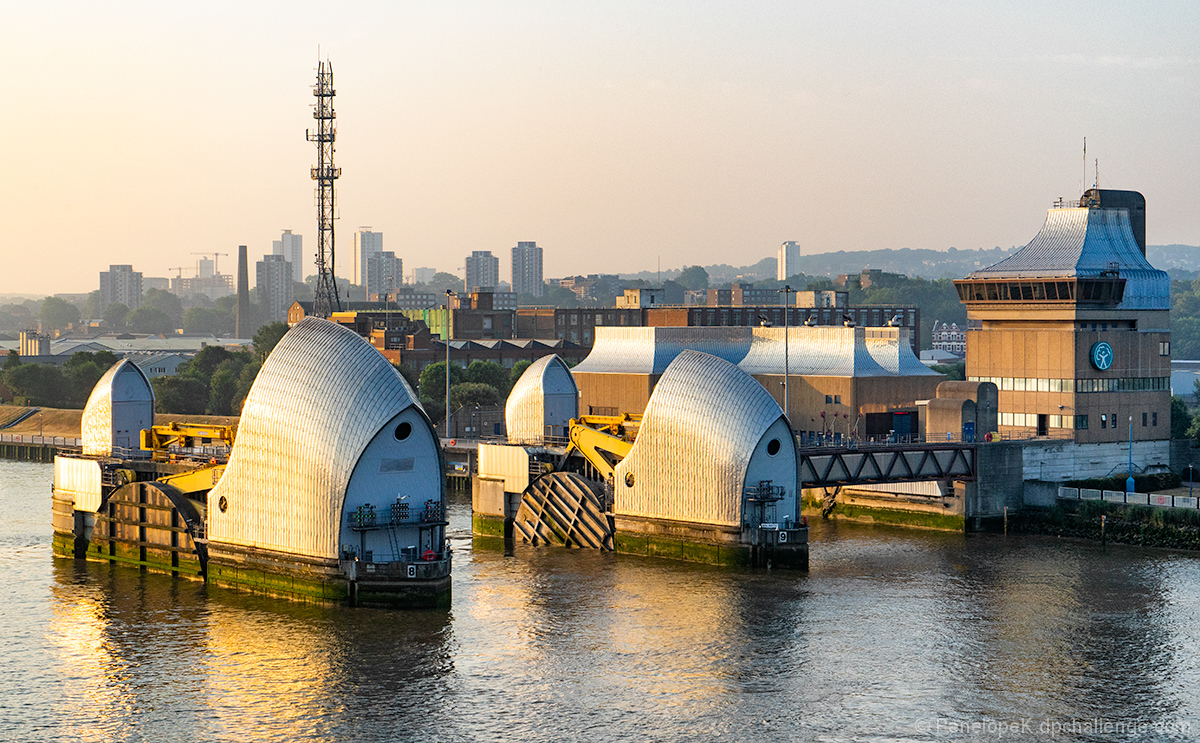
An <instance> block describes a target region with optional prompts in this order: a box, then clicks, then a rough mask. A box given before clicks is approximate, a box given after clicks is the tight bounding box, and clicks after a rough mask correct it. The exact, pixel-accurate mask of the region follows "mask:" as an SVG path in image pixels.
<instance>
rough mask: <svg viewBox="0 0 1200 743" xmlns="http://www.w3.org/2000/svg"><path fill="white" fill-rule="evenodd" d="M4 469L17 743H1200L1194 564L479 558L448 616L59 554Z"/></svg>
mask: <svg viewBox="0 0 1200 743" xmlns="http://www.w3.org/2000/svg"><path fill="white" fill-rule="evenodd" d="M51 474H52V473H51V468H50V466H48V465H43V464H29V463H17V462H8V461H0V505H2V506H3V512H4V518H3V520H2V521H0V638H2V639H3V643H4V645H3V648H4V649H3V652H2V654H0V740H19V741H25V740H29V741H44V740H86V741H142V740H145V741H176V740H178V741H254V740H272V741H274V740H278V741H309V740H311V741H414V742H424V741H476V740H531V741H549V740H580V741H624V740H638V741H640V740H654V741H658V740H661V741H791V740H800V741H808V740H828V741H843V740H847V741H848V740H862V741H876V740H878V741H896V740H900V741H904V740H913V741H927V740H971V741H973V740H1096V741H1099V740H1139V741H1160V740H1179V741H1192V740H1197V739H1200V557H1198V556H1195V555H1191V554H1176V553H1171V552H1165V551H1153V550H1145V549H1137V548H1130V547H1120V546H1114V545H1109V546H1107V547H1105V546H1101V545H1095V544H1087V543H1077V542H1071V541H1065V540H1055V539H1048V538H1040V537H1039V538H1012V537H1010V538H1005V537H1003V536H998V535H972V536H969V537H966V536H963V535H953V534H942V533H933V532H919V531H911V530H899V529H889V528H882V527H880V528H873V527H865V526H856V525H848V524H845V523H842V524H816V525H814V528H813V536H812V557H811V569H810V571H809V572H808V573H792V572H782V571H773V572H768V571H751V570H736V569H718V568H711V567H706V566H698V565H691V564H687V563H677V562H669V561H659V560H651V559H644V558H636V557H629V556H623V555H611V554H598V553H595V552H587V551H568V550H561V549H546V548H542V549H532V548H525V549H522V548H520V547H519V548H518V549H517V550H516V554H515V555H514V556H511V557H505V556H504V555H503V554H501V553H499V552H494V551H485V550H483V549H480V550H473V549H472V545H471V539H470V501H469V498H464V497H462V496H456V497H455V500H453V502H452V507H451V509H450V520H451V529H452V537H453V546H454V550H455V567H454V603H453V607H452V609H450V610H449V611H447V612H388V611H380V610H371V609H349V608H326V607H314V606H309V605H305V604H299V603H293V602H289V601H283V600H277V599H268V598H263V597H257V596H253V595H250V594H245V593H241V592H238V591H232V590H222V589H215V588H209V587H206V586H205V585H204V584H203V583H199V582H192V581H186V580H174V579H172V578H170V577H167V576H161V575H155V574H143V573H141V572H139V571H137V570H136V569H130V568H127V567H109V566H107V565H97V564H91V563H86V564H76V563H75V562H73V561H70V560H61V559H55V558H53V557H52V555H51V549H50V536H51V529H50V482H51Z"/></svg>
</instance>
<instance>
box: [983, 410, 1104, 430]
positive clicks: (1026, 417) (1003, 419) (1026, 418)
mask: <svg viewBox="0 0 1200 743" xmlns="http://www.w3.org/2000/svg"><path fill="white" fill-rule="evenodd" d="M1046 417H1047V418H1048V419H1049V422H1050V427H1051V428H1072V427H1074V425H1075V416H1073V415H1050V416H1046ZM1079 417H1080V418H1083V419H1085V420H1086V419H1087V416H1086V415H1081V416H1079ZM1037 424H1038V414H1037V413H1001V414H1000V425H1002V426H1028V427H1029V428H1033V427H1035V426H1036V425H1037ZM1084 427H1085V428H1086V427H1087V425H1086V424H1085V425H1084Z"/></svg>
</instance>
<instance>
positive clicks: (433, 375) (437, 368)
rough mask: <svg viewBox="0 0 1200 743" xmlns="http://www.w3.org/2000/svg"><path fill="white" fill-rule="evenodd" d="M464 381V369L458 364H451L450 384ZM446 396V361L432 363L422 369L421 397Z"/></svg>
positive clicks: (435, 397) (434, 397) (438, 398)
mask: <svg viewBox="0 0 1200 743" xmlns="http://www.w3.org/2000/svg"><path fill="white" fill-rule="evenodd" d="M462 381H463V371H462V369H460V368H459V367H458V366H456V365H454V364H451V365H450V386H451V387H453V386H454V385H456V384H460V383H461V382H462ZM445 396H446V362H445V361H439V362H437V363H436V364H430V365H429V366H427V367H425V368H424V369H423V370H422V371H421V399H422V400H444V399H445Z"/></svg>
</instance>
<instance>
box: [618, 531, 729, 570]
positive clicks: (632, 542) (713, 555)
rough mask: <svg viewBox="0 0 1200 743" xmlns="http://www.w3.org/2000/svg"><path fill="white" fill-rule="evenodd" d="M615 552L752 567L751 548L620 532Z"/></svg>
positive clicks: (708, 563)
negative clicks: (750, 565)
mask: <svg viewBox="0 0 1200 743" xmlns="http://www.w3.org/2000/svg"><path fill="white" fill-rule="evenodd" d="M613 549H615V550H616V551H617V552H621V553H624V554H627V555H642V556H644V557H660V558H665V559H668V560H684V561H687V562H700V563H705V564H707V565H737V566H745V565H749V564H750V549H749V547H745V546H743V545H732V544H730V545H726V544H713V543H711V542H692V541H687V540H683V539H671V538H667V537H660V536H655V535H651V534H631V533H628V532H620V531H619V532H617V533H616V534H614V535H613Z"/></svg>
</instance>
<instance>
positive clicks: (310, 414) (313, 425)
mask: <svg viewBox="0 0 1200 743" xmlns="http://www.w3.org/2000/svg"><path fill="white" fill-rule="evenodd" d="M410 407H414V408H416V409H417V410H420V411H421V417H422V418H424V419H425V422H426V424H428V418H427V417H426V416H425V413H424V410H423V409H422V408H421V406H420V403H419V402H418V401H417V397H416V395H415V394H414V393H413V391H412V388H411V387H409V386H408V383H407V382H406V381H405V380H404V377H402V376H400V374H399V372H397V371H396V369H395V367H393V366H392V365H391V364H390V363H389V362H388V361H387V359H385V358H384V357H383V356H382V355H381V354H380V353H379V352H378V351H377V350H375V348H373V347H372V346H371V345H370V344H369V343H367V342H366V341H365V340H363V339H362V338H361V337H360V336H358V335H357V334H356V333H354V332H353V331H351V330H349V329H347V328H344V327H342V326H341V325H338V324H336V323H332V322H329V321H327V320H323V319H320V318H316V317H307V318H305V319H304V320H302V321H301V322H299V323H298V324H297V325H296V326H295V327H294V328H292V329H291V330H290V331H288V333H287V334H286V335H284V336H283V339H282V340H281V341H280V342H279V344H278V345H277V346H276V347H275V350H274V351H272V352H271V355H270V356H269V357H267V360H266V363H264V364H263V367H262V370H261V371H260V372H259V373H258V377H257V379H255V380H254V386H253V387H251V389H250V394H249V395H248V396H247V397H246V402H245V404H244V405H243V407H242V416H241V420H240V421H239V424H238V435H237V442H236V444H235V445H234V447H233V451H232V452H231V454H230V458H229V466H228V467H227V468H226V469H225V474H224V476H223V477H222V478H221V481H220V482H219V483H218V484H217V485H216V487H214V488H213V489H212V491H211V492H210V493H209V497H208V502H209V509H208V514H209V516H208V533H209V538H210V539H211V540H212V541H214V542H221V543H226V544H236V545H242V546H247V547H257V548H264V549H272V550H278V551H282V552H287V553H290V554H297V555H307V556H310V557H317V558H336V557H338V553H337V550H338V533H339V529H340V526H341V518H342V513H341V511H342V504H343V500H344V498H345V495H346V489H347V485H348V484H349V482H350V476H351V474H352V473H353V472H354V467H355V465H356V464H357V463H358V461H359V458H360V457H361V456H362V453H363V451H364V449H365V448H366V446H367V444H368V443H370V441H371V439H372V437H374V436H375V434H376V433H377V432H379V431H380V429H381V428H382V427H383V426H384V424H386V423H387V422H388V421H390V420H391V419H392V418H394V417H395V416H396V415H398V414H399V413H401V412H402V411H404V410H406V409H407V408H410ZM222 499H224V500H225V502H226V504H227V510H222V509H221V508H220V506H219V504H220V502H221V501H222Z"/></svg>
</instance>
